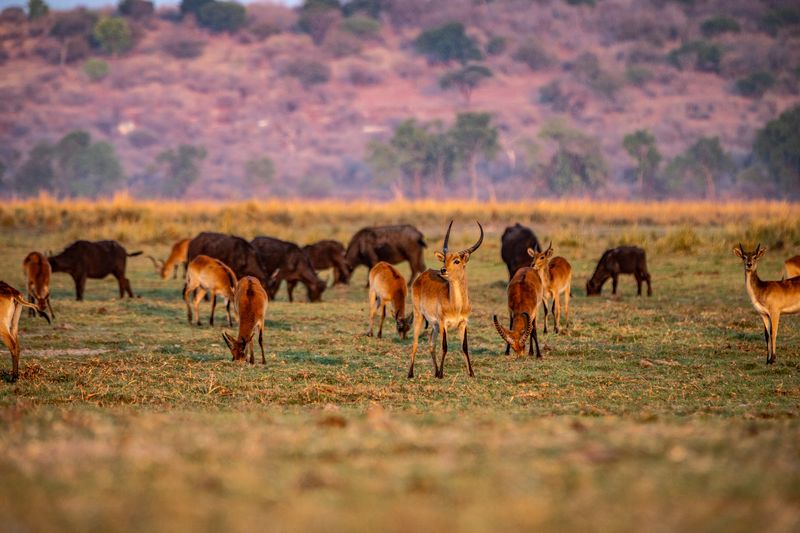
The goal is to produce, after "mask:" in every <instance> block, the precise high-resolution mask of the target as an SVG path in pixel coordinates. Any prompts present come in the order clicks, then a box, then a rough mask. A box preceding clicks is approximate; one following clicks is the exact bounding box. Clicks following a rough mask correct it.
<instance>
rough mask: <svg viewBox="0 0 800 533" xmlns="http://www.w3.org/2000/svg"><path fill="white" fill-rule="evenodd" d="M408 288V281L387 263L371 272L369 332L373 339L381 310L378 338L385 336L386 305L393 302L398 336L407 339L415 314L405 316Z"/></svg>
mask: <svg viewBox="0 0 800 533" xmlns="http://www.w3.org/2000/svg"><path fill="white" fill-rule="evenodd" d="M407 295H408V287H407V286H406V280H405V278H403V275H402V274H400V272H399V271H398V270H397V269H396V268H395V267H393V266H392V265H390V264H389V263H387V262H385V261H381V262H379V263H378V264H377V265H375V266H374V267H372V268H371V269H370V271H369V332H368V333H367V336H369V337H372V328H373V325H374V324H375V314H376V313H377V312H378V309H380V310H381V323H380V325H379V326H378V338H379V339H380V338H381V336H382V335H383V321H384V320H385V319H386V305H387V304H388V303H389V302H391V303H392V307H393V309H394V319H395V322H396V323H397V334H398V335H400V336H401V337H402V338H404V339H405V338H406V334H407V333H408V330H409V329H411V319H412V318H413V313H412V314H409V315H408V317H406V316H405V312H406V296H407Z"/></svg>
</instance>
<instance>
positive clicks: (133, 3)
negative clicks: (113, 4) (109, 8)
mask: <svg viewBox="0 0 800 533" xmlns="http://www.w3.org/2000/svg"><path fill="white" fill-rule="evenodd" d="M118 9H119V12H120V14H122V15H124V16H126V17H131V18H134V19H142V18H146V17H150V16H152V15H153V13H154V12H155V7H154V6H153V2H148V1H147V0H122V2H120V3H119V7H118Z"/></svg>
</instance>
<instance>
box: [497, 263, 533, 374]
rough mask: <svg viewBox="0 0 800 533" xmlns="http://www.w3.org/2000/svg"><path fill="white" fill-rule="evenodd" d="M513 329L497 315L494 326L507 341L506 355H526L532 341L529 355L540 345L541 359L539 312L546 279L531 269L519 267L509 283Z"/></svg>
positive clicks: (509, 306)
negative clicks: (507, 327)
mask: <svg viewBox="0 0 800 533" xmlns="http://www.w3.org/2000/svg"><path fill="white" fill-rule="evenodd" d="M507 292H508V314H509V317H510V322H511V323H510V325H509V329H506V328H504V327H503V326H501V325H500V322H499V321H498V320H497V315H494V316H493V320H494V327H495V329H497V332H498V333H499V334H500V336H501V337H502V338H503V340H504V341H506V355H508V352H509V350H510V349H511V348H513V349H514V353H515V354H516V355H523V354H524V352H525V341H527V340H530V347H529V348H528V355H533V345H534V343H535V344H536V358H537V359H541V357H542V354H541V352H540V351H539V338H538V337H537V336H536V312H537V309H538V308H539V302H541V301H542V292H543V291H542V280H541V279H540V278H539V273H538V272H537V271H535V270H534V269H532V268H530V267H521V268H518V269H517V271H516V272H515V273H514V277H512V278H511V281H509V282H508V290H507Z"/></svg>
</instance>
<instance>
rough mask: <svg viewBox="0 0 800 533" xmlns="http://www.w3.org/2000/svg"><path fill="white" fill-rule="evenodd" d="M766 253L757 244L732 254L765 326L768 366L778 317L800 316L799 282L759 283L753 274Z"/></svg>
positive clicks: (772, 356)
mask: <svg viewBox="0 0 800 533" xmlns="http://www.w3.org/2000/svg"><path fill="white" fill-rule="evenodd" d="M766 251H767V249H766V248H762V247H761V245H760V244H759V245H758V246H756V249H755V251H754V252H745V251H744V248H742V245H741V243H740V244H739V246H738V247H735V248H734V249H733V253H734V254H735V255H736V256H738V257H740V258H741V259H742V263H744V286H745V288H746V289H747V294H748V296H750V301H751V302H752V303H753V307H755V308H756V311H757V312H758V314H759V315H760V316H761V320H762V321H763V322H764V339H765V340H766V341H767V364H768V365H771V364H772V363H774V362H775V341H776V340H777V338H778V323H779V322H780V319H781V314H794V313H797V312H800V278H791V279H787V280H783V281H761V279H759V277H758V273H757V272H756V268H758V260H759V259H761V257H762V256H763V255H764V254H765V253H766Z"/></svg>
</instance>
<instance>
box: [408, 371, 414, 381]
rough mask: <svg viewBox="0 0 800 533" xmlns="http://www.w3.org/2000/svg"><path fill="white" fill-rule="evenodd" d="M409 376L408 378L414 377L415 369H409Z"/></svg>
mask: <svg viewBox="0 0 800 533" xmlns="http://www.w3.org/2000/svg"><path fill="white" fill-rule="evenodd" d="M407 377H408V379H414V371H413V370H409V371H408V376H407Z"/></svg>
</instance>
